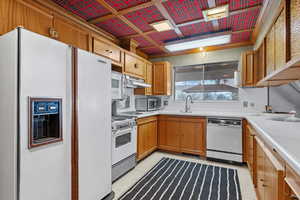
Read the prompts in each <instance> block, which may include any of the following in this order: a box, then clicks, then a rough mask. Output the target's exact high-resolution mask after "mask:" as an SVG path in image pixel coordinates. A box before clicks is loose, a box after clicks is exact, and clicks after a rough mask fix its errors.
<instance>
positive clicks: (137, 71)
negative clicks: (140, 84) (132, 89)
mask: <svg viewBox="0 0 300 200" xmlns="http://www.w3.org/2000/svg"><path fill="white" fill-rule="evenodd" d="M145 69H146V62H144V61H143V60H142V59H139V58H137V57H135V56H132V55H130V54H128V53H125V69H124V72H125V73H126V74H128V75H131V76H135V77H138V78H142V79H144V78H145Z"/></svg>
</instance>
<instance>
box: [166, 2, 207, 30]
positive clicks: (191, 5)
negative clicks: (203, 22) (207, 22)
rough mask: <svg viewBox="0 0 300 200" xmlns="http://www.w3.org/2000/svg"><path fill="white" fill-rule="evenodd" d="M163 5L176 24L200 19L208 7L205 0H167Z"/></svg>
mask: <svg viewBox="0 0 300 200" xmlns="http://www.w3.org/2000/svg"><path fill="white" fill-rule="evenodd" d="M163 5H164V7H165V8H166V9H167V11H168V13H169V14H170V15H171V17H172V18H173V20H174V21H175V23H176V24H180V23H183V22H187V21H191V20H195V19H201V18H203V15H202V10H203V9H207V8H208V4H207V0H168V1H166V2H164V3H163Z"/></svg>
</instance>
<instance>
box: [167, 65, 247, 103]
mask: <svg viewBox="0 0 300 200" xmlns="http://www.w3.org/2000/svg"><path fill="white" fill-rule="evenodd" d="M224 62H226V61H224ZM237 62H238V61H237ZM219 63H221V62H219ZM205 64H210V63H202V64H198V65H205ZM176 67H183V66H174V67H172V90H173V94H172V100H173V101H174V102H175V103H182V102H185V101H184V100H178V99H177V100H176V89H175V87H176V86H175V83H176V71H175V69H176ZM237 70H239V67H238V69H237ZM193 102H194V103H239V102H241V98H240V88H238V98H237V99H236V100H194V99H193Z"/></svg>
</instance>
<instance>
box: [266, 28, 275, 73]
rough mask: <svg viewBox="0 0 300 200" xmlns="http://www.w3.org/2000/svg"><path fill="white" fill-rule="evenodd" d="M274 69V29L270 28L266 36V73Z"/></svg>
mask: <svg viewBox="0 0 300 200" xmlns="http://www.w3.org/2000/svg"><path fill="white" fill-rule="evenodd" d="M274 70H275V30H274V26H273V27H272V28H271V30H270V31H269V33H268V34H267V37H266V75H269V74H270V73H272V72H273V71H274Z"/></svg>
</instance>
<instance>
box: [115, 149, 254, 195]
mask: <svg viewBox="0 0 300 200" xmlns="http://www.w3.org/2000/svg"><path fill="white" fill-rule="evenodd" d="M163 157H170V158H175V159H181V160H188V161H192V162H197V163H203V164H210V165H215V166H221V167H228V168H232V169H237V170H238V176H239V180H240V186H241V191H242V198H243V200H256V195H255V191H254V187H253V184H252V181H251V177H250V173H249V171H248V169H247V167H244V166H235V165H230V164H224V163H218V162H211V161H206V160H201V159H200V158H199V157H196V156H189V155H182V154H169V153H165V152H155V153H153V154H152V155H150V156H149V157H147V158H145V159H144V160H142V161H141V162H139V163H138V165H137V166H136V167H135V168H134V169H133V170H131V171H130V172H128V173H127V174H126V175H124V176H123V177H121V178H120V179H119V180H117V181H116V182H114V184H113V186H112V187H113V191H114V192H115V198H114V199H118V198H119V197H120V196H121V195H122V194H123V193H125V192H126V191H127V190H128V189H129V188H130V187H131V186H132V185H134V184H135V183H136V182H137V181H138V180H139V179H140V178H141V177H142V176H143V175H144V174H146V172H148V171H149V170H150V169H151V168H152V167H153V166H154V165H155V164H156V163H157V162H158V161H159V160H160V159H161V158H163Z"/></svg>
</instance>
